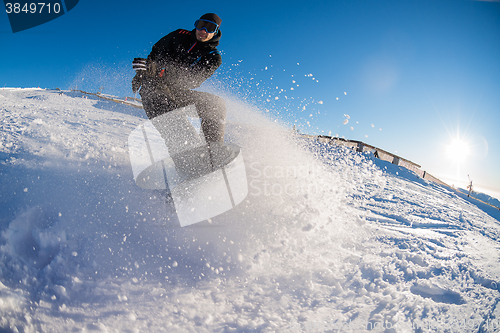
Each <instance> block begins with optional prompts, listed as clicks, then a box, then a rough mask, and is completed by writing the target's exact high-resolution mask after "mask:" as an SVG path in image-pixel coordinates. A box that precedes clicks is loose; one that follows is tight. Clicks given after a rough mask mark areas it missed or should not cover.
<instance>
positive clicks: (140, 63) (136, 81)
mask: <svg viewBox="0 0 500 333" xmlns="http://www.w3.org/2000/svg"><path fill="white" fill-rule="evenodd" d="M132 68H133V69H134V70H135V72H136V74H135V76H134V78H133V79H132V92H133V93H134V94H135V93H136V92H138V91H139V89H140V88H141V86H142V76H143V74H144V73H146V70H147V64H146V59H144V58H134V61H132Z"/></svg>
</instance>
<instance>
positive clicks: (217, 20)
mask: <svg viewBox="0 0 500 333" xmlns="http://www.w3.org/2000/svg"><path fill="white" fill-rule="evenodd" d="M200 20H207V21H212V22H215V23H217V25H219V26H220V23H221V22H222V20H221V19H220V17H219V16H217V14H214V13H207V14H205V15H203V16H202V17H200Z"/></svg>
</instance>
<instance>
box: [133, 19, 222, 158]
mask: <svg viewBox="0 0 500 333" xmlns="http://www.w3.org/2000/svg"><path fill="white" fill-rule="evenodd" d="M220 24H221V19H220V17H219V16H217V15H216V14H213V13H207V14H205V15H203V16H201V17H200V19H198V20H196V21H195V29H193V30H191V31H189V30H184V29H178V30H175V31H173V32H171V33H169V34H168V35H166V36H165V37H163V38H161V39H160V40H159V41H158V42H157V43H156V44H155V45H154V46H153V48H152V51H151V53H150V54H149V56H148V58H147V59H143V58H135V59H134V62H133V67H134V69H135V70H136V73H137V74H136V75H135V77H134V78H133V80H132V90H133V91H134V93H136V92H137V91H139V94H140V95H141V98H142V104H143V106H144V110H145V112H146V115H147V116H148V118H149V119H151V120H153V119H154V118H157V117H159V116H161V115H164V114H165V113H167V112H170V111H173V110H175V109H179V108H181V107H185V106H188V105H192V104H194V105H195V106H196V111H197V113H198V116H199V117H200V118H201V129H202V130H203V134H204V137H205V140H206V143H207V144H209V145H210V143H212V142H220V143H222V142H223V141H224V126H225V125H224V124H225V118H226V105H225V102H224V100H223V99H222V98H220V97H218V96H215V95H212V94H209V93H206V92H200V91H195V90H192V89H195V88H198V87H199V86H200V85H201V84H202V83H203V82H204V81H205V80H207V79H208V78H209V77H210V76H212V74H214V72H215V70H216V69H217V68H218V67H219V66H220V65H221V63H222V59H221V56H220V54H219V52H218V50H217V46H218V45H219V40H220V38H221V31H220V29H219V28H220ZM164 118H165V117H164ZM168 119H169V120H168V123H163V124H162V123H155V122H154V121H153V123H154V124H155V127H156V128H157V129H158V131H159V132H160V134H161V135H162V137H163V139H164V140H165V143H166V145H167V147H168V148H169V150H170V148H171V147H174V146H175V144H176V142H174V141H179V135H180V134H181V133H184V135H186V137H192V136H194V135H196V133H193V131H195V130H194V128H193V127H192V126H191V124H190V123H189V121H188V119H187V118H186V117H185V115H184V116H182V115H180V116H178V117H177V116H176V117H175V118H174V117H170V115H169V118H168ZM172 119H175V120H174V121H172ZM167 127H168V128H167Z"/></svg>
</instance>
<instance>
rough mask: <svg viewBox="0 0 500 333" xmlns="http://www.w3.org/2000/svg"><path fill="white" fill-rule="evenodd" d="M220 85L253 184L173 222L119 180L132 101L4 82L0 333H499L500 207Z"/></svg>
mask: <svg viewBox="0 0 500 333" xmlns="http://www.w3.org/2000/svg"><path fill="white" fill-rule="evenodd" d="M225 98H226V100H227V102H228V110H229V111H230V112H229V119H228V125H227V136H226V141H228V142H234V143H236V144H239V145H240V146H241V147H242V148H243V151H244V158H245V164H246V166H247V172H248V178H249V191H250V194H249V196H248V198H247V199H246V200H245V201H244V202H243V203H242V204H240V205H239V206H237V207H236V209H234V210H232V211H229V212H227V213H225V214H223V215H221V216H217V217H215V218H213V219H211V220H209V221H206V222H202V223H200V224H197V225H194V226H192V227H186V228H179V227H178V222H177V221H176V217H175V214H174V212H173V211H172V210H171V209H170V208H169V207H168V206H166V205H165V204H164V202H163V199H162V198H161V197H160V196H159V194H158V193H155V192H154V191H147V190H143V189H141V188H139V187H137V186H136V185H135V184H134V182H133V179H132V171H131V168H130V165H129V161H128V148H127V146H126V143H127V136H128V133H130V131H131V130H132V129H134V128H135V127H136V126H137V125H139V124H140V123H141V122H142V121H143V120H144V118H145V117H144V115H143V113H142V110H140V109H138V108H136V107H133V106H130V105H124V104H117V103H115V102H113V101H107V100H102V99H99V98H97V96H86V95H84V94H82V93H80V92H75V91H72V92H71V91H62V92H59V91H50V90H1V91H0V101H1V106H0V108H1V111H2V114H3V119H2V123H1V126H0V176H1V177H2V183H1V185H0V186H1V192H0V193H1V194H0V195H1V200H0V212H1V213H2V214H1V215H0V232H1V238H0V272H1V274H0V331H5V332H16V331H19V332H68V331H102V332H249V331H256V332H329V331H339V330H341V331H356V332H363V331H377V330H378V331H387V332H412V331H421V332H427V331H433V332H471V331H474V332H477V331H481V332H495V331H498V328H500V322H499V318H500V307H499V306H498V301H499V299H500V293H499V290H498V283H499V281H500V267H499V266H500V263H499V259H500V250H499V239H500V213H499V211H498V210H496V209H494V208H492V207H490V206H487V205H484V206H481V205H479V204H477V203H476V202H475V201H472V200H468V199H467V196H461V195H459V194H458V193H456V192H453V191H450V190H449V189H447V188H444V187H441V186H439V185H437V184H434V183H431V182H428V181H426V180H423V179H421V178H419V177H418V176H417V175H416V174H415V173H413V172H410V171H408V170H407V169H404V168H401V167H398V166H395V165H392V164H390V163H387V162H384V161H381V160H378V159H376V158H374V157H373V155H371V154H368V153H365V154H361V153H357V152H353V151H352V150H349V149H345V148H342V147H334V146H330V145H327V144H321V143H317V142H312V141H310V140H304V139H301V138H297V137H294V136H291V135H290V133H289V131H288V130H286V129H284V128H282V127H280V126H279V125H277V124H275V123H273V122H271V121H270V120H268V119H267V118H266V117H264V116H262V115H261V113H260V112H258V111H257V110H254V109H252V108H251V107H249V106H247V105H245V104H244V103H242V102H240V101H238V100H235V99H233V98H231V97H230V96H226V97H225ZM488 207H489V208H488Z"/></svg>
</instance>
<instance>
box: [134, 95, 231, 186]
mask: <svg viewBox="0 0 500 333" xmlns="http://www.w3.org/2000/svg"><path fill="white" fill-rule="evenodd" d="M140 94H141V98H142V105H143V107H144V110H145V111H146V115H147V116H148V118H149V119H150V120H151V123H152V124H153V126H155V128H156V129H157V130H158V132H159V133H160V135H161V137H162V138H163V140H164V141H165V145H166V146H167V149H168V153H169V155H170V157H171V158H172V160H173V162H174V164H175V166H176V170H177V172H178V173H179V174H181V178H184V177H187V175H193V174H200V175H201V174H205V173H207V172H208V171H210V170H212V171H213V165H214V163H213V162H214V161H212V160H211V159H212V153H211V148H210V147H211V146H214V145H217V144H219V143H220V144H222V143H223V142H224V127H225V118H226V103H225V102H224V100H223V99H222V98H220V97H218V96H215V95H212V94H209V93H206V92H200V91H193V90H186V91H180V92H175V93H171V92H170V91H168V90H159V89H152V90H148V89H147V88H146V89H144V87H143V89H141V91H140ZM193 104H194V105H195V107H196V111H197V114H198V116H199V117H200V118H201V129H202V131H203V136H204V138H205V140H204V141H205V142H203V139H202V137H201V136H200V135H199V134H198V132H197V131H196V129H195V128H194V127H193V125H191V122H190V121H189V120H188V119H187V114H186V112H185V111H183V110H181V109H180V108H182V107H186V106H189V105H193ZM215 143H217V144H215ZM201 147H204V148H201ZM200 148H201V149H205V150H206V152H207V153H206V154H201V155H205V156H206V157H207V158H209V160H208V161H201V160H200V161H198V162H193V161H194V160H195V159H196V158H195V155H196V154H198V155H199V149H200ZM189 154H195V155H193V156H191V155H189ZM205 169H206V170H205Z"/></svg>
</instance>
